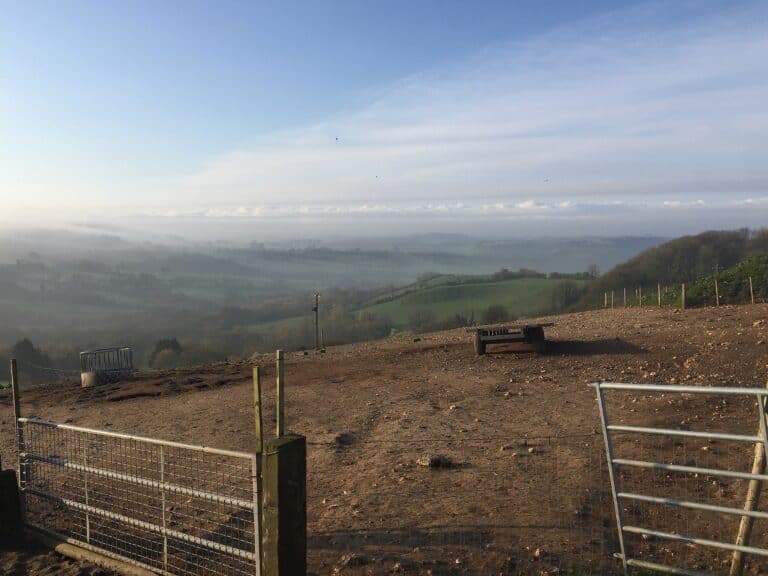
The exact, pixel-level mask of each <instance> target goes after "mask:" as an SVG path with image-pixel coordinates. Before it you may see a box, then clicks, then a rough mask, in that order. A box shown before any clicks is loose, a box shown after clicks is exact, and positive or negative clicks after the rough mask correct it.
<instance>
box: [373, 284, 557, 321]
mask: <svg viewBox="0 0 768 576" xmlns="http://www.w3.org/2000/svg"><path fill="white" fill-rule="evenodd" d="M562 282H563V280H554V279H548V278H516V279H511V280H500V281H495V282H488V281H479V282H478V281H477V280H475V279H472V280H470V281H469V282H466V283H463V284H460V283H457V279H456V277H452V278H449V279H442V281H440V280H439V279H435V280H434V281H432V282H430V283H425V285H421V286H419V287H418V288H417V289H413V288H412V289H408V288H404V289H401V290H400V295H397V294H396V295H395V297H394V298H390V299H389V300H388V301H386V302H377V303H372V304H370V305H368V306H365V307H363V308H361V309H360V312H362V313H364V314H366V313H368V314H374V315H376V316H384V317H387V318H389V319H390V320H391V321H392V323H393V324H394V325H395V326H396V327H398V328H405V327H407V326H408V325H409V323H410V320H411V319H412V318H413V317H414V316H417V315H419V314H422V315H423V314H430V315H432V316H433V317H434V318H435V319H436V320H437V321H444V320H448V319H449V318H452V317H453V316H455V315H456V314H461V315H462V316H464V317H467V318H474V319H475V320H476V321H478V322H480V319H481V317H482V313H483V311H484V310H486V309H487V308H488V307H489V306H491V305H501V306H504V307H505V308H506V309H507V310H508V312H509V313H510V314H511V315H512V316H514V317H520V316H530V315H533V314H536V313H538V312H541V311H545V310H548V309H549V308H550V307H551V305H552V295H553V292H554V290H555V288H556V287H557V286H558V285H559V284H561V283H562Z"/></svg>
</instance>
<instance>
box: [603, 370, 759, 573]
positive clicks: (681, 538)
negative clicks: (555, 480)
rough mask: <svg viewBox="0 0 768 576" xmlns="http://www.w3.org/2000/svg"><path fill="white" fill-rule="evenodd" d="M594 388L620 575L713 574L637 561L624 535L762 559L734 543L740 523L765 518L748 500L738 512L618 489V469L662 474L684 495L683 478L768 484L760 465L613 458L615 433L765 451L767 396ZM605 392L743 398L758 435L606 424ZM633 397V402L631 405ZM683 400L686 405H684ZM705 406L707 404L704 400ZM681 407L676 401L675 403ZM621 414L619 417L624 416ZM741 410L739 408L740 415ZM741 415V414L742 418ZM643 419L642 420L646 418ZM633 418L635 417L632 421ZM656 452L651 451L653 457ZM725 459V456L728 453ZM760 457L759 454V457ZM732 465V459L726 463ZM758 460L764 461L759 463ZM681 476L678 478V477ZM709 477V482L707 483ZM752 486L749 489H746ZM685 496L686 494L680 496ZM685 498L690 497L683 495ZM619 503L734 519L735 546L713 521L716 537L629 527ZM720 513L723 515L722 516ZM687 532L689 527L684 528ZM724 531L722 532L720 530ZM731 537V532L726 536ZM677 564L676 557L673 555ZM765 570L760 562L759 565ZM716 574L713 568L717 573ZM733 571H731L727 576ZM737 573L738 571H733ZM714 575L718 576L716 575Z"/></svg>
mask: <svg viewBox="0 0 768 576" xmlns="http://www.w3.org/2000/svg"><path fill="white" fill-rule="evenodd" d="M593 386H594V387H595V390H596V392H597V401H598V407H599V410H600V419H601V422H602V428H603V436H604V439H605V447H606V453H607V457H608V464H609V466H608V471H609V477H610V482H611V490H612V493H613V505H614V513H615V515H616V524H617V529H618V545H619V548H620V552H619V553H618V554H617V555H616V556H617V557H618V558H620V559H621V561H622V563H623V567H624V573H625V574H628V573H629V569H630V568H633V567H634V568H640V569H643V570H654V571H658V572H664V573H668V574H683V575H688V576H708V575H709V574H711V573H713V572H709V571H708V572H702V571H700V570H701V567H700V566H698V567H695V568H696V569H691V567H682V566H670V565H668V564H662V563H658V562H652V561H649V560H644V559H642V558H638V557H637V555H636V552H637V551H636V550H634V549H631V548H633V547H632V546H630V542H629V541H628V539H629V536H630V535H639V536H640V538H641V539H642V540H641V541H642V542H643V544H647V543H648V542H650V543H654V542H658V541H666V542H676V543H683V544H685V545H687V546H689V547H690V546H694V547H696V549H697V550H702V549H712V550H720V551H722V550H725V551H730V552H733V553H734V554H735V555H741V554H749V555H756V556H757V557H762V558H765V557H767V556H768V546H749V545H745V543H743V542H742V543H738V542H739V540H740V539H741V529H742V526H743V524H744V522H745V521H746V522H747V523H751V522H752V521H754V520H766V519H768V513H767V512H762V511H759V510H757V509H756V508H757V506H756V504H757V502H753V503H752V504H753V505H745V506H744V507H743V508H738V507H734V506H732V505H731V506H723V505H719V504H716V503H712V502H694V501H691V500H690V499H688V498H685V497H670V496H669V495H668V494H656V495H651V494H646V493H640V492H632V491H627V490H626V489H625V488H624V487H623V486H622V475H623V471H624V470H626V469H628V468H631V469H636V470H641V471H642V470H645V472H646V473H647V472H648V471H649V470H650V471H653V470H655V471H662V472H663V473H664V474H666V475H667V477H668V478H672V479H671V481H669V482H668V484H667V487H673V488H680V489H679V490H676V491H679V492H681V491H685V487H686V486H687V485H686V484H685V482H686V480H685V477H688V478H695V479H697V480H699V481H701V480H706V481H707V482H710V483H716V482H717V481H719V480H718V479H729V480H736V481H744V480H747V481H750V483H762V482H765V481H768V475H766V474H765V473H764V472H765V470H764V468H765V467H764V465H763V466H762V467H761V470H760V471H756V470H755V469H754V468H753V470H752V472H744V471H739V470H733V469H728V460H729V458H724V457H718V458H717V459H716V464H715V467H712V468H708V467H700V466H696V465H691V462H684V463H683V464H676V463H670V462H658V461H652V460H645V459H637V458H617V457H616V445H615V441H616V436H617V434H622V436H630V437H633V438H637V437H648V436H649V435H650V436H652V437H657V438H662V439H664V440H672V441H673V442H676V443H678V444H672V446H673V447H674V446H679V443H680V442H682V441H681V440H680V439H681V438H685V439H698V440H695V441H699V440H700V441H706V442H710V443H711V442H713V441H716V442H726V443H728V444H729V445H731V446H732V445H733V444H734V443H735V444H736V445H739V444H740V445H741V446H743V445H744V444H745V443H746V444H747V445H752V446H753V447H754V446H755V445H757V446H760V447H762V448H763V449H767V448H768V431H767V430H768V426H767V423H766V408H765V400H766V396H768V390H766V389H762V388H723V387H704V386H671V385H670V386H666V385H644V384H619V383H610V382H598V383H595V384H593ZM606 391H625V392H636V393H641V394H644V395H646V396H645V398H654V396H655V397H656V398H658V397H661V398H662V399H663V400H664V401H665V402H667V403H669V402H672V400H669V399H668V398H669V397H670V396H679V395H710V396H719V397H723V398H727V399H728V402H734V401H735V400H736V399H735V398H734V397H738V398H741V399H743V400H746V401H747V402H754V401H756V404H757V406H756V410H755V411H756V422H755V429H757V430H759V432H758V434H756V435H746V434H732V433H724V432H708V431H696V430H690V429H683V428H681V429H677V428H664V427H651V426H639V425H624V424H615V423H611V421H610V419H609V417H608V410H607V408H606V394H605V393H606ZM636 400H637V398H635V401H636ZM686 402H687V401H686ZM710 402H711V401H710ZM681 403H682V402H681ZM712 405H713V404H711V403H710V404H707V406H709V407H711V406H712ZM631 411H632V412H636V411H635V410H634V409H633V410H631ZM626 412H628V410H627V411H625V414H624V415H625V416H626ZM741 412H743V411H742V410H741V409H740V413H741ZM744 415H745V416H746V414H744ZM646 418H647V416H646ZM635 419H636V418H635ZM749 422H754V421H753V420H750V421H749ZM638 444H639V443H638V442H637V441H635V444H634V446H638ZM627 446H629V447H630V448H631V447H632V446H633V444H632V443H631V442H625V443H624V445H623V447H624V448H626V447H627ZM654 448H658V445H655V446H654ZM700 449H701V450H710V448H708V445H705V446H703V447H701V448H700ZM657 452H658V450H656V453H657ZM758 453H762V452H761V451H760V450H759V448H758V450H756V451H755V454H756V457H755V462H757V461H758V457H757V454H758ZM728 454H729V455H730V452H729V453H728ZM762 454H764V453H762ZM686 458H687V459H690V458H691V454H687V456H686ZM730 460H731V461H733V459H730ZM763 462H764V460H763ZM681 477H682V479H681ZM710 479H715V480H710ZM639 485H640V486H642V487H644V488H647V487H648V483H647V481H646V482H645V483H642V484H639ZM751 489H752V487H750V490H751ZM701 492H702V493H705V492H706V491H701ZM686 493H689V492H686ZM735 494H737V492H736V491H733V495H735ZM758 494H759V488H758ZM707 495H708V496H710V497H711V496H712V494H709V493H707ZM689 497H690V496H689ZM625 503H631V504H636V503H642V504H643V505H650V506H651V507H655V506H656V505H659V506H661V507H673V508H675V509H676V511H680V510H682V511H687V512H688V513H690V511H697V513H699V512H702V513H705V514H710V513H714V514H718V515H721V516H719V517H720V518H731V519H733V518H734V517H736V518H739V519H740V521H741V523H742V524H741V525H740V527H739V538H737V543H733V541H731V542H728V541H725V536H724V535H723V531H722V530H718V528H721V525H720V524H718V523H716V522H713V523H710V524H709V525H708V526H709V528H711V531H712V532H715V533H717V532H720V534H719V537H718V535H717V534H716V535H714V536H713V535H706V537H705V535H701V534H700V535H689V534H681V533H679V532H677V531H675V530H674V528H672V529H670V530H668V531H666V530H659V529H655V528H652V527H649V526H641V525H637V526H636V525H632V524H630V523H629V521H628V519H627V518H626V516H627V508H625ZM722 515H724V516H722ZM650 517H651V515H648V518H650ZM655 518H659V519H661V520H663V519H665V518H666V517H664V516H661V515H659V516H656V517H655ZM688 527H689V528H690V526H688ZM726 533H727V532H726ZM732 535H733V534H732ZM646 556H649V554H646ZM670 556H674V554H671V555H670ZM677 559H678V561H679V560H680V559H681V558H680V557H679V556H678V558H677ZM762 566H763V567H765V564H763V565H762ZM706 569H707V570H714V569H713V568H710V567H707V568H706ZM718 570H719V569H718ZM733 571H734V569H733V568H732V573H733ZM737 571H738V572H740V569H739V570H737ZM760 572H761V573H762V572H764V570H762V569H761V570H760ZM718 573H721V572H719V571H718Z"/></svg>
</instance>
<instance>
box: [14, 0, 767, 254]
mask: <svg viewBox="0 0 768 576" xmlns="http://www.w3.org/2000/svg"><path fill="white" fill-rule="evenodd" d="M0 10H2V14H3V18H2V19H0V202H2V211H1V212H0V228H11V227H21V226H35V227H46V226H50V227H81V228H95V229H98V228H112V229H114V230H116V231H119V230H125V231H134V232H138V231H147V230H152V231H153V232H154V233H155V234H168V235H182V236H184V237H190V238H207V239H212V238H213V239H215V238H226V239H232V238H240V237H244V238H249V239H258V237H259V236H280V237H297V238H298V237H306V236H308V235H323V234H327V235H334V234H341V233H347V234H391V233H417V232H437V231H460V232H466V233H473V232H474V233H477V234H481V233H487V234H501V235H505V234H526V235H532V234H534V235H536V234H538V235H585V234H588V235H595V234H605V235H621V234H626V233H631V234H663V235H668V236H671V235H675V234H676V233H688V232H695V231H699V230H704V229H711V228H735V227H742V226H750V227H757V226H761V225H764V224H765V223H766V221H768V218H766V217H767V216H768V161H766V159H767V158H768V139H767V138H766V137H765V136H766V134H767V133H768V106H766V104H765V103H766V102H768V58H766V57H765V56H766V54H768V3H765V2H732V1H731V2H726V1H722V2H714V1H708V0H699V1H695V2H686V1H680V2H663V3H659V2H651V3H649V2H626V3H618V2H608V1H594V2H589V1H582V2H575V1H570V0H561V1H519V2H511V1H499V2H491V1H487V2H483V1H478V2H452V1H448V0H443V1H426V0H424V1H419V0H417V1H413V0H410V1H399V0H390V1H387V2H373V1H368V0H356V1H355V0H353V1H344V0H335V1H325V2H319V1H317V2H315V1H312V0H306V1H304V2H291V1H280V2H266V1H264V2H228V1H221V2H194V1H184V2H171V1H167V2H157V1H142V0H136V1H132V2H96V1H90V2H75V1H66V0H59V1H43V0H39V1H29V0H25V1H15V0H0Z"/></svg>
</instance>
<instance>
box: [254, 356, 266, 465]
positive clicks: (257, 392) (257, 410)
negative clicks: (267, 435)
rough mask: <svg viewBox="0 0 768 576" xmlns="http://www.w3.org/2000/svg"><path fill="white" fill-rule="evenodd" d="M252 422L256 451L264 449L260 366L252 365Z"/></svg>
mask: <svg viewBox="0 0 768 576" xmlns="http://www.w3.org/2000/svg"><path fill="white" fill-rule="evenodd" d="M253 424H254V430H255V432H256V453H257V454H261V453H262V452H263V451H264V431H263V430H264V428H263V427H264V419H263V418H262V415H261V367H259V366H254V367H253Z"/></svg>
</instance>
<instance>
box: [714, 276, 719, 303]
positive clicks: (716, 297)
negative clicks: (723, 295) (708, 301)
mask: <svg viewBox="0 0 768 576" xmlns="http://www.w3.org/2000/svg"><path fill="white" fill-rule="evenodd" d="M715 306H720V290H718V288H717V278H715Z"/></svg>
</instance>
